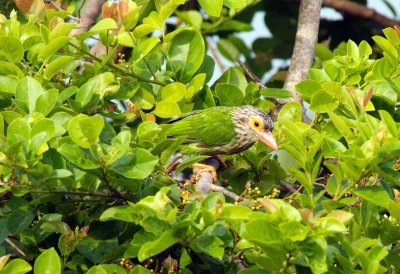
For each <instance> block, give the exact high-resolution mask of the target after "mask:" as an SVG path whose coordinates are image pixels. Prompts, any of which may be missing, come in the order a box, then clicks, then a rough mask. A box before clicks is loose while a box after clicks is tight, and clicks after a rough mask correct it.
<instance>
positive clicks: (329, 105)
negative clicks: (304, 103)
mask: <svg viewBox="0 0 400 274" xmlns="http://www.w3.org/2000/svg"><path fill="white" fill-rule="evenodd" d="M338 106H339V101H337V100H334V99H333V98H332V96H331V95H330V94H329V93H328V92H326V91H324V90H318V91H317V92H315V93H314V95H313V96H312V98H311V102H310V109H311V110H312V111H315V112H319V113H327V112H329V111H334V110H335V109H336V108H337V107H338Z"/></svg>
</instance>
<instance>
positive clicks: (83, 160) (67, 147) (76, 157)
mask: <svg viewBox="0 0 400 274" xmlns="http://www.w3.org/2000/svg"><path fill="white" fill-rule="evenodd" d="M57 151H58V152H59V153H61V154H62V155H63V156H64V157H65V158H67V160H68V161H70V162H71V163H73V164H75V165H77V166H78V167H80V168H82V169H96V168H99V167H100V165H99V164H98V163H95V162H93V161H92V160H90V159H88V156H87V155H86V154H85V153H84V152H83V151H82V150H81V148H80V147H79V146H77V145H75V144H62V145H61V147H59V148H58V150H57Z"/></svg>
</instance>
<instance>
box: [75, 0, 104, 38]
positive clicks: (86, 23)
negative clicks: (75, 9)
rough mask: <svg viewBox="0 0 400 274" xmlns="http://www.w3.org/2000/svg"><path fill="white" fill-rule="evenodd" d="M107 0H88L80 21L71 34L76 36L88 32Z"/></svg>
mask: <svg viewBox="0 0 400 274" xmlns="http://www.w3.org/2000/svg"><path fill="white" fill-rule="evenodd" d="M104 2H105V0H100V1H99V0H87V1H86V4H85V6H84V8H83V12H82V14H81V21H80V23H79V24H78V25H77V26H76V27H75V28H74V29H73V30H72V31H71V32H70V34H69V35H70V36H74V35H77V34H80V33H83V32H86V31H88V30H89V29H90V27H91V26H92V25H93V23H94V21H95V20H96V18H97V16H99V14H100V12H101V6H102V5H103V3H104Z"/></svg>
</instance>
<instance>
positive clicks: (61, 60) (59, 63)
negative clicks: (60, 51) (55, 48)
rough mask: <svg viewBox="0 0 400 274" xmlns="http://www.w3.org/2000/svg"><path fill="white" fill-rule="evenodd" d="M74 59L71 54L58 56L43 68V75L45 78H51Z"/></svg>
mask: <svg viewBox="0 0 400 274" xmlns="http://www.w3.org/2000/svg"><path fill="white" fill-rule="evenodd" d="M72 60H74V57H72V56H60V57H58V58H56V59H55V60H53V61H51V63H50V64H49V65H48V66H47V67H46V69H45V70H44V77H45V78H46V79H51V78H52V77H53V76H54V75H55V74H56V73H58V72H60V71H62V70H63V68H64V67H66V66H67V65H68V64H70V62H71V61H72Z"/></svg>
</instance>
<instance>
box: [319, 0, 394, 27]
mask: <svg viewBox="0 0 400 274" xmlns="http://www.w3.org/2000/svg"><path fill="white" fill-rule="evenodd" d="M323 5H324V6H326V7H330V8H333V9H335V10H337V11H340V12H344V13H347V14H350V15H354V16H358V17H362V18H365V19H368V20H371V21H374V22H375V23H378V24H379V25H382V26H385V27H393V26H394V25H398V24H400V21H397V20H393V19H391V18H388V17H386V16H384V15H382V14H380V13H379V12H377V11H376V10H374V9H371V8H368V7H366V6H364V5H361V4H359V3H356V2H353V1H348V0H324V1H323Z"/></svg>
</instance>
